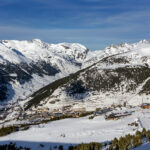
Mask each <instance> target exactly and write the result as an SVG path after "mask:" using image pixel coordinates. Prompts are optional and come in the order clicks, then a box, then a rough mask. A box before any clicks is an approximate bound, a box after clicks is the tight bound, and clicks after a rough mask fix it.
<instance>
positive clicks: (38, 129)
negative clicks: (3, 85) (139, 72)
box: [0, 108, 150, 150]
mask: <svg viewBox="0 0 150 150" xmlns="http://www.w3.org/2000/svg"><path fill="white" fill-rule="evenodd" d="M122 111H135V112H134V113H133V114H132V115H131V116H127V117H124V118H121V119H118V120H105V118H104V115H101V116H97V117H95V118H94V119H89V116H87V117H83V118H75V119H73V118H71V119H64V120H59V121H53V122H49V123H48V124H41V125H36V126H32V127H31V128H30V129H29V130H26V131H19V132H16V133H12V134H10V135H7V136H4V137H1V138H0V143H7V142H10V141H15V142H16V143H17V144H18V145H22V146H27V147H31V148H32V149H35V150H38V149H45V150H46V149H48V146H50V145H57V144H56V143H58V144H63V145H66V146H67V145H71V144H78V143H82V142H84V143H89V142H106V141H110V140H112V139H113V138H114V137H120V136H123V135H126V134H128V133H130V134H134V133H135V132H136V131H137V130H142V128H146V129H150V124H149V122H150V117H149V116H150V110H146V109H145V110H142V109H140V108H132V109H127V108H122V110H120V109H118V110H115V112H122ZM135 121H137V123H138V127H135V126H129V125H128V124H131V123H133V122H135ZM41 143H42V144H43V145H45V147H44V148H41V147H40V146H39V145H40V144H41ZM145 146H146V145H144V147H145Z"/></svg>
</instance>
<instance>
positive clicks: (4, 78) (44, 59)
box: [0, 39, 89, 101]
mask: <svg viewBox="0 0 150 150" xmlns="http://www.w3.org/2000/svg"><path fill="white" fill-rule="evenodd" d="M88 51H89V50H88V49H87V48H86V47H85V46H83V45H81V44H78V43H60V44H48V43H45V42H42V41H41V40H39V39H33V40H31V41H16V40H2V41H0V67H1V68H0V69H1V72H0V90H1V93H2V94H0V100H5V99H8V100H15V101H16V100H17V99H24V98H26V96H28V95H30V94H31V93H33V91H36V90H38V89H39V88H41V87H43V86H45V85H47V84H48V83H51V82H52V81H55V80H56V79H59V78H61V77H64V76H66V75H68V74H70V73H73V72H76V71H78V70H79V69H81V67H82V63H83V62H84V60H85V59H86V57H87V53H88Z"/></svg>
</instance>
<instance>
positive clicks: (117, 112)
mask: <svg viewBox="0 0 150 150" xmlns="http://www.w3.org/2000/svg"><path fill="white" fill-rule="evenodd" d="M138 108H139V109H140V110H142V109H149V108H150V104H149V103H143V104H141V105H140V106H139V107H138ZM122 109H123V107H114V106H113V107H108V108H107V107H106V108H96V109H95V111H87V110H86V108H84V107H83V108H74V109H72V107H71V106H70V105H67V106H64V107H63V108H62V109H54V110H53V111H51V110H50V109H49V108H46V107H43V108H37V109H33V108H30V109H28V110H27V111H24V110H23V109H22V107H20V105H15V106H14V105H13V107H11V106H9V107H4V108H0V125H4V124H5V123H7V122H11V121H15V122H16V124H17V122H19V123H20V122H21V121H22V122H23V123H24V122H26V123H27V124H39V123H41V122H43V121H53V120H59V119H64V118H79V117H84V116H88V115H90V117H89V118H90V119H93V118H94V117H96V116H100V115H104V118H105V120H118V119H121V118H124V117H127V116H130V115H132V114H133V113H134V112H135V111H137V109H136V108H134V107H131V106H130V107H129V108H128V109H125V110H122ZM10 115H11V116H10ZM9 118H13V119H9Z"/></svg>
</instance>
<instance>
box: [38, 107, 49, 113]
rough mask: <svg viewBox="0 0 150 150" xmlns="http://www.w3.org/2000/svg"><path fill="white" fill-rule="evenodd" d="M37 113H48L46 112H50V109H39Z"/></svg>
mask: <svg viewBox="0 0 150 150" xmlns="http://www.w3.org/2000/svg"><path fill="white" fill-rule="evenodd" d="M37 111H38V112H46V111H49V108H39V109H38V110H37Z"/></svg>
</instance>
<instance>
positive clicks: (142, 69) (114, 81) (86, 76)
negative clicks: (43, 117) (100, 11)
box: [29, 40, 150, 111]
mask: <svg viewBox="0 0 150 150" xmlns="http://www.w3.org/2000/svg"><path fill="white" fill-rule="evenodd" d="M149 49H150V42H148V41H145V40H144V41H140V42H138V43H135V44H127V43H125V44H121V45H118V46H111V47H109V48H106V49H105V50H104V51H103V52H101V53H100V56H98V55H97V56H94V55H95V54H96V53H97V51H95V52H94V54H93V58H94V57H95V58H97V60H99V61H97V63H95V64H93V65H92V66H91V67H88V68H86V69H84V70H82V71H80V72H78V73H76V74H74V77H69V78H70V79H69V78H68V79H67V81H66V82H65V83H63V84H61V85H59V87H56V89H54V90H53V92H52V93H51V94H50V95H49V96H48V97H46V98H45V99H44V98H43V99H41V102H40V106H41V105H42V107H48V108H49V109H50V110H52V111H53V110H54V109H60V110H61V109H62V108H63V107H64V106H67V105H71V106H72V109H76V108H86V109H87V110H95V109H96V108H99V107H100V108H103V107H107V106H111V105H123V104H124V103H127V104H128V105H134V106H137V105H140V104H141V103H142V99H143V98H144V102H150V98H149V94H150V92H149V91H150V89H149V87H150V86H149V85H150V79H149V77H150V67H149V65H150V55H149V54H150V53H148V51H149ZM117 50H118V51H117ZM89 60H90V59H89ZM95 60H96V59H95ZM49 88H51V85H50V86H49ZM45 90H47V91H48V90H50V89H45ZM41 91H42V90H41ZM37 93H38V94H39V95H40V91H38V92H37ZM41 94H42V93H41ZM39 95H38V96H39ZM38 96H37V97H38ZM36 99H37V98H36V96H35V97H34V96H33V97H31V100H30V101H29V103H30V102H31V103H32V101H35V100H36ZM56 99H59V100H60V101H59V102H56V103H54V104H51V102H53V101H55V100H56ZM31 103H30V104H31Z"/></svg>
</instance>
